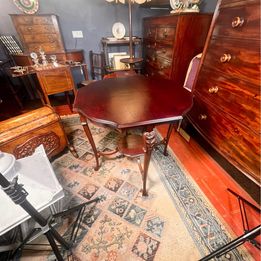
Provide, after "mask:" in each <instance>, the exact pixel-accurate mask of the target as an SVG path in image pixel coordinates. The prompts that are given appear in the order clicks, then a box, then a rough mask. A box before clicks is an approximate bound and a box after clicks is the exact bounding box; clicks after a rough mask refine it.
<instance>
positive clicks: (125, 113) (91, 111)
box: [74, 75, 193, 128]
mask: <svg viewBox="0 0 261 261" xmlns="http://www.w3.org/2000/svg"><path fill="white" fill-rule="evenodd" d="M192 103H193V99H192V94H191V93H190V92H189V91H187V90H186V89H184V88H180V86H177V85H175V82H174V81H171V80H166V79H157V80H156V79H150V78H146V77H144V76H142V75H137V76H132V77H128V78H115V79H105V80H101V81H97V82H93V83H91V84H90V85H88V86H86V87H83V88H81V89H79V90H78V93H77V96H76V99H75V102H74V111H76V112H79V113H81V114H82V115H84V116H85V117H86V118H88V119H90V120H92V121H94V122H97V123H101V124H107V125H110V126H112V127H115V128H129V127H136V126H142V125H144V126H145V125H150V124H152V125H154V124H159V123H163V122H170V121H174V120H177V119H178V118H179V117H180V116H183V115H184V114H185V113H186V112H187V111H188V110H189V109H190V108H191V107H192Z"/></svg>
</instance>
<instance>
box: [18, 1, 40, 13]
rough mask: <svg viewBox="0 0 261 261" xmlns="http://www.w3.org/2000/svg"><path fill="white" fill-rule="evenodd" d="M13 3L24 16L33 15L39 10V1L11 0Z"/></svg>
mask: <svg viewBox="0 0 261 261" xmlns="http://www.w3.org/2000/svg"><path fill="white" fill-rule="evenodd" d="M13 2H14V4H15V5H16V6H17V7H18V8H19V10H20V11H22V12H24V13H25V14H35V13H36V12H37V11H38V8H39V0H13Z"/></svg>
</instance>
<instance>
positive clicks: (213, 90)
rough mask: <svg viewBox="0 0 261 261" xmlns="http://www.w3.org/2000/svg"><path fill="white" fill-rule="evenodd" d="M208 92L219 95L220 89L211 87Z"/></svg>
mask: <svg viewBox="0 0 261 261" xmlns="http://www.w3.org/2000/svg"><path fill="white" fill-rule="evenodd" d="M208 92H209V93H217V92H218V87H217V86H215V87H211V88H209V89H208Z"/></svg>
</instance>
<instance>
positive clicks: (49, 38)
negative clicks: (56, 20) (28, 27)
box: [24, 34, 57, 43]
mask: <svg viewBox="0 0 261 261" xmlns="http://www.w3.org/2000/svg"><path fill="white" fill-rule="evenodd" d="M24 40H25V41H26V42H27V43H36V42H38V43H43V42H45V43H48V42H49V43H54V42H56V41H57V35H56V34H25V35H24Z"/></svg>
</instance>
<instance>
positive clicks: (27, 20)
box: [11, 15, 33, 25]
mask: <svg viewBox="0 0 261 261" xmlns="http://www.w3.org/2000/svg"><path fill="white" fill-rule="evenodd" d="M11 17H12V19H13V21H14V23H15V24H17V25H19V24H25V25H31V24H32V23H33V17H32V16H30V15H11Z"/></svg>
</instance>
